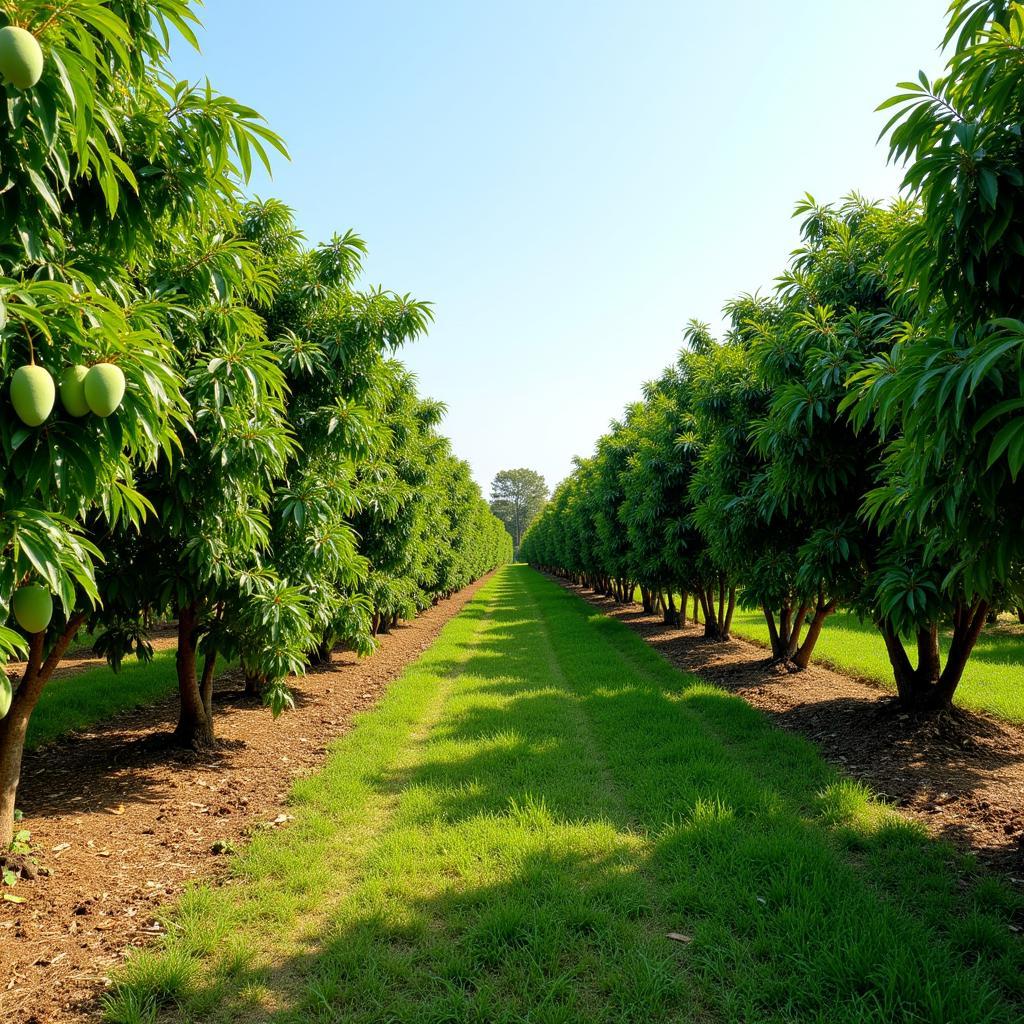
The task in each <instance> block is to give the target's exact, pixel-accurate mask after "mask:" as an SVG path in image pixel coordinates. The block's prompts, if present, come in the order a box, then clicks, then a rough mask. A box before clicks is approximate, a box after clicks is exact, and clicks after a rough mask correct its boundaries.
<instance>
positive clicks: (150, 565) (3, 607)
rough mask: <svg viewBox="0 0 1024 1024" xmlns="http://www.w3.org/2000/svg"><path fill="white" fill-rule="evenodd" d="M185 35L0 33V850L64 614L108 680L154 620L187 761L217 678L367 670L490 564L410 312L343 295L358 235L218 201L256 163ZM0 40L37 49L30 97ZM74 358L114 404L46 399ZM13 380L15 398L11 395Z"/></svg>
mask: <svg viewBox="0 0 1024 1024" xmlns="http://www.w3.org/2000/svg"><path fill="white" fill-rule="evenodd" d="M195 24H196V22H195V16H194V13H193V10H192V4H191V2H190V0H66V2H62V3H61V4H58V5H54V4H52V3H49V2H43V0H16V2H13V3H8V4H5V5H4V6H3V13H2V14H0V32H3V33H6V35H3V36H2V37H0V72H2V73H3V74H4V75H5V76H6V77H5V80H4V81H3V83H2V85H0V90H2V99H3V104H2V108H0V168H2V177H3V187H2V189H0V218H2V221H3V225H4V228H5V230H4V231H3V232H2V233H0V379H2V381H3V392H2V394H0V446H2V451H3V462H2V466H0V552H2V560H0V623H3V622H5V621H6V622H7V625H6V626H3V625H0V656H2V658H3V660H7V659H8V658H9V657H11V656H12V655H15V654H21V655H23V656H26V657H27V659H28V664H27V668H26V670H25V672H24V674H23V675H22V677H21V680H20V682H19V683H18V684H17V686H16V687H15V688H14V691H13V694H11V693H10V690H9V689H8V690H7V692H6V697H5V700H4V701H2V702H0V703H4V704H6V698H10V701H11V703H10V710H9V712H8V713H7V714H6V716H5V717H4V718H3V721H2V722H0V844H2V843H3V842H4V841H5V839H6V838H9V833H10V823H11V820H12V814H13V807H14V805H13V801H14V795H15V789H16V786H17V780H18V772H19V767H20V757H21V749H22V743H23V741H24V735H25V729H26V726H27V723H28V719H29V716H30V715H31V713H32V709H33V707H34V706H35V704H36V702H37V700H38V698H39V694H40V692H41V691H42V689H43V687H44V686H45V685H46V683H47V681H48V680H49V678H50V676H51V675H52V672H53V669H54V668H55V666H56V665H57V663H58V662H59V661H60V659H61V657H62V655H63V653H64V651H65V649H66V647H67V645H68V643H69V641H70V640H71V638H72V637H73V636H74V635H75V634H76V632H77V631H78V630H79V628H80V627H81V626H82V625H83V624H84V625H90V626H94V627H98V628H100V630H101V632H102V644H103V647H104V649H105V651H106V653H107V654H108V655H109V656H110V658H111V659H112V660H113V661H114V662H115V663H116V662H117V661H118V660H119V659H120V658H121V657H122V656H123V655H124V654H126V653H127V652H129V651H132V650H134V651H136V652H137V653H140V654H142V655H143V656H145V654H146V652H147V643H146V639H145V634H146V629H147V628H148V626H149V624H150V623H151V622H152V621H153V620H154V619H155V618H156V617H160V616H164V615H167V614H173V615H175V616H177V618H178V621H179V658H178V664H179V683H180V689H181V698H182V704H181V707H182V710H181V719H180V722H179V726H178V735H179V738H180V739H181V740H182V741H183V742H186V743H190V744H193V745H203V744H207V743H209V742H211V741H212V738H213V721H212V711H213V706H212V701H211V691H212V680H213V672H214V669H215V666H216V664H217V660H218V658H223V657H235V656H236V657H239V658H240V659H241V661H242V664H243V666H244V667H245V670H246V672H247V675H248V677H249V679H250V683H251V685H252V686H253V688H254V689H259V690H262V691H263V692H264V693H265V695H266V697H267V700H268V701H269V702H270V703H271V704H272V705H273V706H274V707H275V708H276V709H280V707H281V706H283V705H284V704H286V703H287V701H288V699H289V698H288V693H287V689H286V687H285V684H284V680H285V679H286V677H287V675H288V674H289V673H290V672H295V671H301V670H302V668H303V667H304V665H305V664H306V663H307V662H308V661H309V660H310V659H311V658H318V657H319V658H322V657H326V656H329V652H330V650H331V648H332V647H333V646H334V645H335V644H336V643H338V642H341V643H344V644H346V645H348V646H349V647H351V648H354V649H356V650H359V651H362V652H365V651H368V650H370V649H371V648H372V647H373V644H374V637H375V636H376V635H377V634H378V633H379V632H380V631H382V630H387V629H389V628H390V627H391V626H393V625H394V623H395V622H396V621H397V620H398V619H399V618H401V617H408V616H411V615H413V614H414V613H415V612H416V611H417V610H418V609H422V608H424V607H426V606H428V605H429V604H430V603H431V602H434V601H436V600H438V599H439V598H442V597H444V596H446V595H449V594H451V593H452V592H454V591H455V590H458V589H459V588H460V587H463V586H465V585H466V584H467V583H469V582H470V581H471V580H473V579H476V578H478V577H479V576H481V575H482V574H484V573H485V572H487V571H488V570H490V569H491V568H493V567H494V566H496V565H498V564H500V563H501V562H503V561H506V560H508V559H509V557H510V556H511V549H510V542H509V538H508V536H507V534H506V532H505V530H504V528H503V526H502V525H501V523H500V522H499V521H498V520H497V519H495V518H494V517H493V516H492V515H491V514H490V511H489V510H488V508H487V505H486V503H485V501H484V500H483V498H482V496H481V494H480V492H479V489H478V488H477V486H476V485H475V484H474V483H473V481H472V479H471V477H470V473H469V469H468V467H467V466H466V464H465V463H463V462H460V461H459V460H458V459H456V458H455V457H454V456H453V455H452V454H451V451H450V449H449V445H448V442H447V441H446V440H445V439H444V438H443V437H442V436H441V435H440V434H439V433H438V424H439V422H440V419H441V415H442V412H443V407H442V406H441V405H439V404H438V403H436V402H433V401H429V400H426V399H424V398H422V397H421V396H419V395H418V394H417V391H416V385H415V380H414V378H413V377H412V375H411V374H410V373H409V372H408V371H406V370H405V369H404V367H403V366H402V365H401V363H399V362H397V361H396V360H395V358H394V355H395V353H396V351H397V350H398V349H399V348H400V347H401V346H402V345H403V344H405V343H406V342H409V341H411V340H413V339H415V338H417V337H418V336H420V335H421V334H423V333H424V332H425V330H426V328H427V326H428V325H429V323H430V320H431V313H430V307H429V305H428V304H426V303H423V302H418V301H416V300H414V299H412V298H410V297H409V296H404V295H399V294H396V293H393V292H388V291H383V290H376V289H370V290H366V289H361V288H359V287H358V284H357V282H358V279H359V275H360V269H361V259H362V256H363V253H364V252H365V246H364V243H363V242H362V240H361V239H360V238H359V237H357V236H356V235H353V234H351V233H350V234H346V235H344V236H340V237H335V238H333V239H332V240H331V241H329V242H327V243H325V244H323V245H318V246H315V247H309V246H307V245H306V244H305V243H304V242H303V240H302V238H301V236H300V235H299V233H298V232H297V230H296V228H295V225H294V223H293V221H292V217H291V214H290V212H289V211H288V210H287V209H286V208H285V207H284V206H282V205H281V204H280V203H277V202H274V201H264V202H251V201H247V200H246V199H245V198H244V197H243V196H242V194H241V192H240V189H241V187H242V186H243V185H244V183H245V182H246V181H247V180H248V178H249V175H250V172H251V169H252V166H253V163H254V161H257V162H258V161H262V162H264V163H266V162H267V161H268V154H269V153H270V152H271V151H272V150H280V151H282V152H283V145H282V143H281V140H280V139H279V138H278V137H277V136H276V135H275V134H274V133H273V132H272V131H270V130H269V128H268V127H267V126H266V125H265V124H264V122H263V121H262V120H261V119H260V118H259V116H258V115H257V114H256V113H255V112H254V111H253V110H251V109H249V108H248V107H246V106H244V105H242V104H240V103H237V102H236V101H234V100H232V99H230V98H228V97H225V96H221V95H219V94H217V93H216V92H214V91H213V90H212V89H211V88H210V87H208V86H201V87H196V86H191V85H188V84H187V83H181V82H177V81H175V80H174V79H173V78H172V77H171V75H170V73H169V70H168V63H167V60H168V53H167V46H168V37H169V34H170V32H171V30H173V29H176V30H177V31H178V32H180V33H181V34H182V35H184V36H185V38H186V39H190V38H192V32H193V29H194V27H195ZM15 29H18V30H25V31H27V32H28V33H29V35H30V37H31V38H29V41H28V44H27V45H28V46H29V47H30V48H31V47H32V46H33V45H34V44H33V43H32V42H31V39H32V38H34V39H35V40H36V41H38V44H39V47H40V49H41V53H42V59H43V64H42V75H41V78H39V80H38V82H36V83H35V84H31V85H29V84H27V83H28V82H29V81H30V80H31V78H32V77H33V75H28V72H31V71H32V70H33V68H32V66H31V62H30V64H29V66H27V67H22V66H20V65H18V64H17V60H18V59H20V58H19V53H20V51H17V52H15V51H11V50H10V48H9V47H8V46H7V44H8V43H10V41H11V40H12V39H17V40H19V42H18V45H19V46H20V45H23V43H24V40H25V38H26V37H25V35H24V34H23V33H22V34H21V35H16V34H12V30H15ZM12 52H13V53H14V56H13V58H12V56H11V53H12ZM30 56H31V54H30ZM12 60H13V61H14V62H15V63H13V64H12V63H11V61H12ZM26 75H28V77H26ZM15 82H20V83H21V84H22V86H23V87H21V88H19V87H18V85H16V84H14V83H15ZM97 363H104V364H109V366H110V369H109V370H105V371H104V372H109V373H110V374H111V376H112V378H113V379H114V381H115V383H116V382H117V380H118V371H120V374H123V380H124V382H125V390H124V393H123V397H121V398H120V399H119V401H118V402H113V399H114V398H117V397H118V396H117V394H116V388H115V389H114V391H115V393H114V394H113V395H112V396H108V397H110V398H111V401H112V402H113V404H114V405H115V406H116V408H115V411H114V412H113V413H112V414H110V415H103V413H104V412H106V411H107V410H106V409H104V408H102V406H100V405H96V407H95V409H93V407H92V406H88V407H87V406H86V405H83V404H82V402H81V399H80V398H79V400H78V401H76V399H75V395H74V394H72V391H71V389H72V387H73V386H74V382H73V381H72V382H71V383H69V384H68V385H67V387H66V388H65V387H62V388H61V391H60V396H59V397H57V399H56V401H55V402H53V396H52V394H50V395H47V394H46V384H47V378H46V374H48V375H49V378H50V379H52V380H53V381H55V382H56V381H60V380H61V379H62V377H63V375H64V374H65V373H66V372H67V373H69V374H74V373H80V374H82V375H84V374H85V372H86V370H88V369H89V368H90V367H92V366H94V365H95V364H97ZM23 365H31V366H32V367H34V369H33V370H32V371H31V374H32V375H34V376H33V377H32V379H33V380H34V381H36V383H39V381H41V382H42V383H41V385H40V386H41V390H40V391H39V392H38V393H36V392H32V393H31V394H28V393H25V394H22V393H20V392H19V391H18V388H19V387H20V385H17V384H16V385H14V391H13V392H11V391H9V390H8V386H9V385H10V384H11V382H12V381H13V380H14V378H15V375H16V371H17V370H18V368H19V367H22V366H23ZM40 368H41V369H40ZM76 368H80V369H76ZM42 371H45V373H44V372H42ZM23 376H24V375H23ZM15 401H19V402H21V404H20V405H19V406H18V408H17V409H16V408H15V407H14V402H15ZM26 403H27V405H26ZM33 403H34V404H33ZM50 403H52V409H51V408H49V404H50ZM28 406H31V408H30V409H29V416H28V418H27V419H26V416H25V415H23V414H22V413H23V412H24V409H25V408H26V407H28ZM90 410H92V411H90ZM96 410H98V412H97V411H96ZM37 413H38V414H39V415H38V416H37ZM39 418H41V420H42V422H41V423H39V424H38V425H35V424H32V423H31V422H28V421H30V420H32V419H39ZM19 594H20V595H21V597H20V598H19V596H18V595H19ZM48 595H52V596H53V597H54V598H55V602H54V603H55V608H54V612H53V617H52V620H51V622H50V624H49V626H48V628H44V629H37V630H36V631H29V630H28V629H26V628H25V627H26V623H27V624H29V625H37V624H38V623H39V614H41V613H45V611H46V607H45V606H46V603H47V601H48V600H49V597H48ZM19 610H20V612H21V614H20V615H19V614H18V613H19ZM12 611H13V612H14V614H11V612H12ZM197 655H198V659H197ZM197 661H198V664H197ZM5 678H6V677H5ZM0 696H4V695H3V694H0Z"/></svg>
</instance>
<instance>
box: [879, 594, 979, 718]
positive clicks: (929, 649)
mask: <svg viewBox="0 0 1024 1024" xmlns="http://www.w3.org/2000/svg"><path fill="white" fill-rule="evenodd" d="M987 615H988V602H986V601H981V600H975V601H973V602H972V603H971V604H969V605H968V604H964V603H961V604H959V605H958V606H957V608H956V610H955V611H954V613H953V640H952V643H951V644H950V648H949V655H948V657H947V658H946V665H945V668H943V669H942V670H941V671H939V666H940V665H941V657H940V653H939V631H938V626H937V625H934V624H933V625H931V626H927V627H925V628H923V629H920V630H918V633H917V659H918V663H917V666H916V667H915V666H914V665H912V664H911V663H910V658H908V657H907V652H906V651H905V650H904V648H903V644H902V642H901V641H900V638H899V636H898V635H897V634H896V633H895V632H894V631H893V629H892V628H891V627H890V626H889V625H888V624H887V623H880V624H879V629H880V630H881V632H882V637H883V638H884V640H885V647H886V651H887V652H888V654H889V663H890V664H891V665H892V669H893V677H894V679H895V680H896V692H897V693H898V694H899V699H900V703H901V704H902V705H903V706H904V707H906V708H909V709H911V710H914V711H935V710H944V709H946V708H948V707H950V705H951V704H952V703H953V695H954V693H956V688H957V686H958V685H959V684H960V680H961V678H962V677H963V673H964V669H965V668H966V666H967V659H968V658H969V657H970V655H971V651H972V650H974V645H975V644H976V643H977V642H978V636H979V635H980V634H981V630H982V628H983V627H984V625H985V619H986V617H987Z"/></svg>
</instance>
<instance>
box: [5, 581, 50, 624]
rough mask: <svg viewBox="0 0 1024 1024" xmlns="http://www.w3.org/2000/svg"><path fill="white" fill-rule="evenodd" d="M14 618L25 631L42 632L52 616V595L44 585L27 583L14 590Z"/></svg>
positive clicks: (12, 603) (12, 604)
mask: <svg viewBox="0 0 1024 1024" xmlns="http://www.w3.org/2000/svg"><path fill="white" fill-rule="evenodd" d="M11 608H12V609H13V611H14V618H15V619H16V620H17V623H18V625H19V626H21V628H22V629H23V630H25V632H26V633H42V631H43V630H44V629H46V627H47V626H48V625H49V624H50V619H52V618H53V596H52V595H51V594H50V592H49V591H48V590H47V589H46V587H41V586H39V584H38V583H29V584H28V585H27V586H24V587H19V588H18V589H17V590H16V591H15V592H14V600H12V601H11Z"/></svg>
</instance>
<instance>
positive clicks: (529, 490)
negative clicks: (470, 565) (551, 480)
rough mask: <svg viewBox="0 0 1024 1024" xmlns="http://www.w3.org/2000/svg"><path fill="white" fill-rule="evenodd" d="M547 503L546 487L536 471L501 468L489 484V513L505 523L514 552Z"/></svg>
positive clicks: (542, 478)
mask: <svg viewBox="0 0 1024 1024" xmlns="http://www.w3.org/2000/svg"><path fill="white" fill-rule="evenodd" d="M547 500H548V485H547V484H546V483H545V481H544V477H542V476H541V475H540V473H538V472H537V471H536V470H533V469H525V468H523V469H503V470H501V471H500V472H499V473H498V474H497V475H496V476H495V477H494V479H493V480H492V481H491V511H492V512H493V513H494V514H495V515H496V516H497V517H498V518H499V519H500V520H501V521H502V522H503V523H504V524H505V529H506V530H508V532H509V533H510V534H511V536H512V546H513V548H514V549H515V550H516V551H518V550H519V545H520V544H521V543H522V540H523V534H524V533H526V531H527V530H528V529H529V526H530V523H532V522H533V521H534V519H536V518H537V515H538V513H539V512H540V510H541V509H542V508H543V507H544V504H545V502H546V501H547Z"/></svg>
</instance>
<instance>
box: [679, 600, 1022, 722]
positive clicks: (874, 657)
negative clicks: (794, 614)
mask: <svg viewBox="0 0 1024 1024" xmlns="http://www.w3.org/2000/svg"><path fill="white" fill-rule="evenodd" d="M691 610H692V608H691ZM733 632H734V633H735V634H736V635H737V636H742V637H746V638H748V639H750V640H757V641H759V642H760V643H763V644H767V643H768V627H767V625H766V624H765V621H764V615H762V614H761V612H759V611H744V610H743V609H740V608H737V609H736V615H735V618H734V619H733ZM907 649H908V650H910V646H909V645H908V647H907ZM942 649H943V654H945V653H946V651H947V650H948V649H949V637H948V636H945V637H943V639H942ZM911 656H912V657H916V652H913V653H912V655H911ZM814 660H815V661H817V662H824V663H827V664H829V665H832V666H834V667H835V668H838V669H841V670H842V671H844V672H850V673H853V674H854V675H857V676H863V677H865V678H867V679H873V680H876V681H877V682H880V683H883V684H884V685H885V686H887V687H889V688H890V689H893V690H895V688H896V687H895V685H894V683H893V679H892V668H891V666H890V665H889V659H888V656H887V655H886V653H885V642H884V641H883V640H882V637H881V634H880V633H879V632H878V630H877V629H875V627H874V626H872V625H871V624H870V623H865V622H861V621H859V620H858V618H857V616H856V615H853V614H851V613H849V612H836V614H835V615H833V616H831V617H830V618H829V620H828V621H827V622H826V623H825V628H824V629H823V630H822V633H821V637H820V638H819V639H818V643H817V645H816V647H815V648H814ZM956 703H957V704H960V705H962V706H963V707H965V708H971V709H973V710H975V711H988V712H991V713H992V714H994V715H998V716H999V717H1000V718H1004V719H1006V720H1007V721H1010V722H1024V630H1022V629H1021V627H1020V626H1019V625H1018V624H1017V623H1016V620H1015V621H1014V622H1013V623H1012V624H1011V623H1010V622H1009V621H1000V622H999V623H998V624H997V625H996V626H987V627H986V628H985V630H984V632H983V633H982V635H981V637H980V638H979V640H978V644H977V646H976V647H975V648H974V652H973V653H972V654H971V658H970V661H968V663H967V669H966V671H965V672H964V677H963V680H962V681H961V683H960V686H959V687H958V689H957V692H956Z"/></svg>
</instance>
